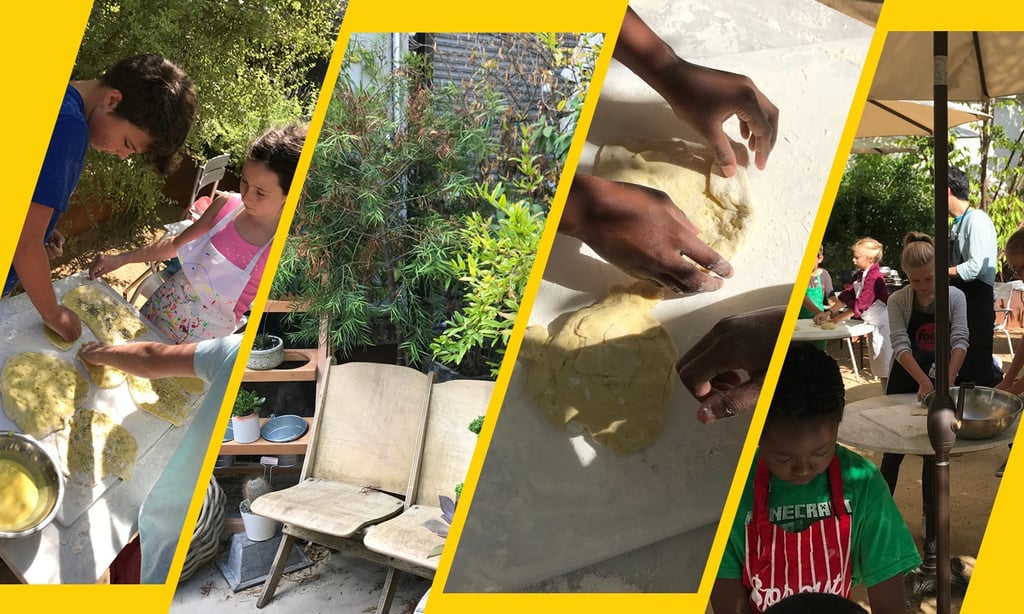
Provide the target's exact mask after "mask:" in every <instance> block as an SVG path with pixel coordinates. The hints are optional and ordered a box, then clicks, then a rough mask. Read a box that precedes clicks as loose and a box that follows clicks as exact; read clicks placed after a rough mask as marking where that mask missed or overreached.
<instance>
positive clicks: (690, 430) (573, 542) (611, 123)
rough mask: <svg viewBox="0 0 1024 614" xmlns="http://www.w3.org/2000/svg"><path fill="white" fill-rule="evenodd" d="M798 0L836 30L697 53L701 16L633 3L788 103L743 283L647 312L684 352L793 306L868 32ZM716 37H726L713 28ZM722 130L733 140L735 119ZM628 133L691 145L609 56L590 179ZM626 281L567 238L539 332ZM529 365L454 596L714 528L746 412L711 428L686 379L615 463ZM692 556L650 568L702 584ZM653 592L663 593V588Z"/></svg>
mask: <svg viewBox="0 0 1024 614" xmlns="http://www.w3.org/2000/svg"><path fill="white" fill-rule="evenodd" d="M793 6H797V7H799V8H800V10H805V11H807V12H809V13H810V16H809V17H808V18H807V21H808V22H814V21H815V20H817V23H820V24H822V28H823V30H824V29H828V25H829V20H830V19H835V20H838V21H842V23H841V24H840V26H839V27H837V28H835V29H833V31H832V32H830V33H827V34H826V33H821V34H820V39H818V40H797V39H798V38H799V35H798V34H794V33H792V32H791V31H789V30H787V28H790V26H789V25H786V24H783V23H779V22H778V21H777V20H775V17H766V18H765V19H768V21H767V22H765V23H775V24H776V25H777V26H778V27H779V28H782V29H783V30H782V32H781V33H780V34H779V36H778V37H776V39H773V42H774V40H779V41H781V40H785V41H786V45H788V46H781V47H773V46H771V45H767V48H763V49H758V50H749V51H744V52H742V53H730V54H724V55H716V52H717V51H718V48H717V47H713V46H712V47H708V49H709V51H710V53H709V55H708V57H707V59H705V60H702V59H700V57H699V54H693V53H686V52H685V51H684V50H685V49H692V48H693V47H692V45H693V44H694V40H695V37H694V36H692V31H687V30H686V29H685V28H689V27H690V25H689V24H688V23H683V22H688V21H693V19H692V17H693V13H694V12H699V11H703V10H706V9H704V8H702V7H697V6H695V5H692V6H691V5H683V4H681V3H674V4H673V3H663V4H662V5H660V8H659V9H658V10H656V11H654V12H644V11H642V10H638V12H640V14H641V17H643V18H644V19H645V20H646V21H647V23H648V24H650V25H652V26H653V27H654V28H655V30H656V31H659V33H662V32H664V31H666V29H668V28H671V27H672V24H676V25H678V26H679V27H680V28H684V29H682V30H679V31H676V32H675V34H676V36H674V37H669V36H666V37H665V38H666V41H667V42H669V43H670V44H672V45H673V46H674V47H675V48H676V49H677V50H679V52H680V54H681V55H682V56H683V57H686V58H687V59H690V60H693V61H696V62H698V63H702V64H706V65H709V66H713V67H715V68H718V69H724V70H730V71H733V72H738V73H742V74H746V75H748V76H750V77H751V78H752V79H753V80H754V82H755V83H756V84H757V85H758V87H759V88H760V89H761V90H762V91H763V92H764V93H765V94H766V95H767V96H768V97H769V98H770V99H771V100H772V101H773V102H774V103H775V104H776V105H777V106H778V107H779V109H780V118H781V119H780V135H779V138H778V141H777V143H776V147H775V150H774V151H773V153H772V156H771V159H770V160H769V164H768V168H767V169H766V170H765V171H763V172H760V171H757V170H756V169H753V168H752V167H751V168H750V169H749V180H750V184H751V189H752V192H753V194H754V197H755V199H756V201H755V206H756V212H755V215H756V220H757V221H756V223H755V224H754V225H753V228H752V230H751V232H750V234H749V235H748V237H747V240H746V243H745V244H744V245H743V246H742V247H741V248H740V250H739V252H738V253H737V255H736V256H735V257H734V258H733V259H732V260H731V262H732V264H733V267H734V270H735V274H734V277H733V278H732V279H730V280H728V281H727V282H726V284H725V286H724V287H723V288H722V289H721V290H719V291H717V292H714V293H709V294H704V295H695V296H686V297H682V298H673V299H671V300H666V301H663V302H662V303H661V304H660V305H659V306H657V307H656V308H655V309H654V310H653V312H652V313H653V315H654V316H655V317H656V318H657V319H658V320H660V321H661V322H662V323H663V324H664V325H665V326H666V327H667V328H668V330H669V332H670V333H671V335H672V337H673V340H674V341H675V343H676V346H677V348H678V350H679V352H680V354H682V353H684V352H686V351H687V350H688V349H689V348H690V347H692V346H693V344H694V343H695V342H696V341H697V340H698V339H699V338H700V337H702V336H703V335H704V334H705V333H707V332H708V331H709V330H710V329H711V327H712V326H713V325H714V324H715V323H717V322H718V321H719V320H720V319H721V318H723V317H725V316H728V315H731V314H734V313H739V312H743V311H747V310H750V309H755V308H760V307H764V306H768V305H778V304H783V303H785V302H786V301H787V300H788V299H789V296H790V294H791V290H792V284H793V282H794V279H795V278H796V273H797V270H798V268H799V264H800V260H801V258H802V256H803V254H804V251H805V249H806V246H807V237H808V235H809V231H810V228H811V225H812V223H813V220H814V217H815V215H816V212H817V210H818V207H819V204H820V201H821V197H822V192H823V189H824V186H825V183H826V179H827V176H828V172H829V170H830V168H831V165H832V160H833V156H834V152H835V151H836V148H837V144H838V140H839V136H840V134H841V132H842V128H843V124H844V122H845V119H846V114H847V111H848V109H849V106H850V100H851V98H852V95H853V92H854V89H855V86H856V83H857V79H858V77H859V74H860V69H861V64H862V62H863V59H864V56H865V54H866V52H867V48H868V45H869V43H870V35H871V31H870V29H868V28H866V27H863V26H859V24H847V23H846V20H844V19H840V18H834V17H831V16H828V15H824V13H830V12H831V11H830V10H829V9H827V8H825V7H822V6H821V5H817V4H816V3H814V2H810V0H808V1H807V2H800V1H799V0H792V1H789V2H785V3H784V6H783V7H780V8H781V9H782V12H785V10H786V9H788V8H790V7H793ZM673 12H675V13H673ZM822 12H824V13H822ZM761 13H764V7H761V6H759V5H758V4H756V3H755V4H751V3H749V2H744V1H742V0H740V1H737V0H733V1H726V2H722V3H719V4H716V6H715V16H714V18H713V19H714V20H717V21H720V22H722V23H727V24H729V23H732V24H740V25H739V26H738V27H742V24H748V23H751V22H754V21H757V20H760V19H761V18H762V15H761ZM669 14H673V15H674V17H671V18H670V15H669ZM708 18H709V19H711V18H712V17H711V16H709V17H708ZM730 18H732V21H730ZM762 21H763V20H762ZM838 21H837V22H838ZM849 21H851V22H852V20H849ZM669 31H671V30H669ZM703 34H707V33H703ZM696 38H697V39H701V38H702V37H701V36H698V37H696ZM752 40H754V41H757V38H756V37H755V38H753V39H752ZM707 41H718V42H721V41H720V40H719V39H717V38H716V37H715V36H713V35H709V36H708V37H707ZM812 43H813V44H812ZM733 48H734V47H733ZM726 131H727V133H729V134H730V136H732V137H733V139H734V140H737V141H739V135H738V130H737V129H736V127H735V121H734V120H733V121H730V122H729V123H728V124H727V126H726ZM633 137H641V138H658V139H664V138H682V139H686V140H696V139H697V137H696V135H694V134H693V133H692V132H690V131H688V129H687V128H686V127H685V126H683V125H682V124H681V123H680V122H679V121H678V120H677V119H676V118H675V117H674V115H673V113H672V111H671V110H670V109H669V108H668V107H667V105H665V104H664V102H662V101H661V100H660V99H659V98H657V97H656V95H655V94H654V93H653V92H651V91H650V90H649V89H647V87H646V86H645V85H644V84H643V83H642V82H641V81H640V80H639V79H637V78H636V77H635V76H634V75H632V74H631V73H629V72H628V71H626V70H625V69H624V68H623V67H621V66H615V65H614V63H613V67H612V69H610V71H609V74H608V77H607V81H606V83H605V88H604V90H603V91H602V94H601V99H600V101H599V103H598V107H597V109H596V112H595V116H594V120H593V124H592V128H591V132H590V134H589V135H588V138H587V145H586V146H585V149H584V154H583V159H582V160H581V165H580V172H588V171H589V169H590V167H591V165H592V163H593V156H594V154H595V153H596V151H597V148H598V147H599V146H600V145H603V144H605V143H615V142H621V140H622V139H625V138H633ZM629 281H631V279H630V278H629V277H627V276H626V275H624V274H622V273H620V272H618V271H617V270H616V269H614V268H613V267H610V266H608V265H607V264H605V263H603V262H601V260H600V259H599V258H597V257H596V255H594V254H593V252H592V251H590V250H589V249H588V248H587V247H586V246H583V245H581V244H580V243H579V242H578V241H576V240H574V239H572V238H570V237H567V236H563V235H559V236H558V238H557V239H556V243H555V245H554V247H553V250H552V253H551V256H550V257H549V260H548V266H547V269H546V271H545V274H544V281H543V282H542V284H541V288H540V291H539V294H538V297H537V301H536V303H535V305H534V309H533V311H532V313H531V316H530V323H531V324H547V323H549V322H551V321H552V320H554V319H555V318H557V317H559V316H560V315H561V314H563V313H565V312H567V311H571V310H574V309H578V308H580V307H583V306H585V305H588V304H591V303H593V302H594V301H595V300H598V299H599V298H600V297H602V296H603V295H604V294H605V292H606V291H607V288H608V286H609V285H610V284H611V283H628V282H629ZM525 369H526V367H525V366H524V365H523V364H522V363H521V362H520V363H517V365H516V369H515V371H514V373H513V375H512V379H511V381H510V385H509V390H508V393H507V395H506V398H505V401H504V406H503V408H502V411H501V414H500V416H499V418H498V422H497V424H496V425H495V431H494V435H493V437H492V439H491V442H490V447H489V449H488V452H487V456H486V459H485V461H484V466H483V469H482V472H481V475H480V477H479V480H478V482H477V485H476V489H475V492H474V496H473V500H472V502H471V503H470V511H469V514H468V518H467V520H466V524H465V527H464V529H463V532H462V535H461V537H460V540H459V545H458V550H457V551H456V555H455V558H454V561H453V564H452V569H451V571H450V573H449V576H448V582H447V585H446V586H445V590H446V591H450V592H464V591H465V592H477V591H515V590H521V589H522V588H523V587H527V586H531V585H536V584H537V583H539V582H542V581H544V580H545V579H547V578H551V577H555V576H559V575H561V574H565V573H568V572H571V571H573V570H577V569H581V568H584V567H586V566H588V565H594V564H598V563H600V562H601V561H605V560H608V559H612V558H613V557H616V556H619V555H622V554H623V553H626V552H630V551H634V550H636V549H638V548H642V547H644V546H646V545H649V544H653V543H655V542H659V541H660V540H664V539H667V538H670V537H673V536H677V535H683V534H686V533H687V532H690V531H695V530H699V529H701V527H707V526H708V525H709V524H715V523H717V522H718V520H719V519H720V517H721V514H722V506H723V504H724V500H725V497H726V495H727V493H728V489H729V486H730V483H731V481H732V478H733V474H734V472H735V469H736V459H737V457H738V454H739V451H740V449H741V447H742V443H743V440H744V437H745V435H746V431H747V427H748V424H749V419H750V416H749V415H747V416H740V417H737V418H735V419H731V420H723V421H719V422H717V423H714V424H711V425H705V426H702V425H700V424H699V423H698V422H697V420H696V407H697V403H696V401H695V400H694V399H693V398H692V397H691V396H690V395H689V394H688V393H687V392H686V391H685V389H684V388H683V387H682V385H681V384H679V383H678V382H677V383H676V387H675V390H674V392H673V396H672V400H671V402H670V406H669V411H668V412H667V414H666V417H665V429H664V432H663V433H662V434H661V435H660V437H659V438H658V439H657V440H656V441H655V442H654V444H653V445H652V446H651V447H650V448H648V449H647V450H645V451H644V452H642V453H640V454H636V455H632V456H626V457H621V458H616V457H615V456H614V455H613V454H612V453H611V452H610V451H608V450H607V449H605V448H603V447H602V446H600V445H597V444H592V443H591V442H589V438H588V436H587V435H583V434H573V433H571V432H566V431H564V430H561V429H558V428H556V427H554V426H552V425H551V424H550V423H549V422H548V421H547V420H546V419H545V418H544V417H543V415H542V413H541V411H540V410H539V408H537V407H536V406H535V404H534V403H533V401H532V400H531V399H530V398H529V396H528V395H527V393H526V391H525V380H526V372H525ZM689 554H694V556H693V557H691V558H692V560H691V562H690V563H689V564H688V565H686V566H683V567H674V568H671V569H669V568H667V567H666V568H661V566H662V565H661V564H660V563H656V562H652V565H656V566H658V568H656V569H651V570H650V575H651V576H652V577H653V576H655V575H658V576H660V577H664V576H665V575H672V576H674V580H673V582H672V586H673V587H674V590H678V591H692V590H695V588H696V584H697V582H699V580H700V577H701V575H702V573H703V570H704V566H703V564H701V563H702V562H704V561H706V558H707V555H706V553H703V554H702V555H700V556H696V553H689ZM696 559H699V560H700V563H698V562H697V560H696ZM654 560H655V559H652V561H654ZM652 586H653V585H652ZM658 586H659V587H660V588H659V590H664V587H665V584H664V583H662V584H660V585H658ZM635 589H636V590H648V587H645V586H637V587H635Z"/></svg>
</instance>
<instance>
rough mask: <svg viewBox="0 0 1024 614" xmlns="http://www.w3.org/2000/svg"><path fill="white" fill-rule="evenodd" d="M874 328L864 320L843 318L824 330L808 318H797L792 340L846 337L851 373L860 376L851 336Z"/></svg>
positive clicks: (866, 332) (863, 333) (858, 335)
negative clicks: (851, 365) (833, 326)
mask: <svg viewBox="0 0 1024 614" xmlns="http://www.w3.org/2000/svg"><path fill="white" fill-rule="evenodd" d="M874 330H875V327H874V326H871V325H870V324H868V323H866V322H861V321H859V320H858V321H853V322H851V321H850V320H843V321H842V322H839V323H838V324H836V327H835V328H834V329H832V330H826V329H824V328H821V327H820V326H816V325H815V324H814V320H812V319H810V318H806V319H802V320H797V321H796V329H794V330H793V339H792V340H793V341H829V340H831V339H846V346H847V348H849V350H850V363H852V364H853V374H854V375H856V376H857V377H858V378H860V365H859V364H858V363H859V362H860V361H858V360H857V357H856V356H855V355H854V353H853V338H854V337H862V336H864V335H870V334H871V333H873V332H874Z"/></svg>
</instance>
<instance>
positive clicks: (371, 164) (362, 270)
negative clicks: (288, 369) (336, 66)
mask: <svg viewBox="0 0 1024 614" xmlns="http://www.w3.org/2000/svg"><path fill="white" fill-rule="evenodd" d="M344 64H345V67H344V69H343V71H342V75H341V77H340V78H339V80H338V84H337V87H336V88H335V91H334V95H333V98H332V100H331V104H330V106H329V108H328V111H327V115H326V118H325V121H324V126H323V128H322V130H321V134H320V141H319V143H318V144H317V148H316V152H315V154H314V156H313V160H312V164H311V167H310V172H309V176H308V178H307V181H306V185H305V190H304V197H303V200H302V202H301V206H300V207H299V210H298V211H297V212H296V221H295V223H294V225H293V229H292V237H291V239H290V240H289V245H288V250H287V252H288V253H287V254H286V255H285V257H284V258H283V259H282V261H281V263H280V265H279V270H278V274H277V278H276V279H275V292H276V293H277V294H281V295H286V294H295V295H298V296H302V297H304V298H308V299H310V304H309V307H308V311H307V312H306V313H305V314H304V315H302V316H300V317H299V318H298V323H299V331H298V333H297V334H296V337H297V338H298V339H301V340H303V341H305V342H313V341H315V340H316V338H317V334H318V323H319V321H320V319H321V318H326V319H327V320H328V322H329V323H330V325H329V331H328V332H329V337H330V341H331V344H332V346H333V347H334V348H335V349H336V350H338V351H340V352H341V353H342V354H346V353H349V352H350V351H352V350H353V349H355V348H356V347H358V346H364V345H376V344H379V343H383V342H398V343H399V344H400V346H401V349H402V350H403V351H404V352H406V354H407V359H408V361H409V362H413V363H416V362H419V361H420V360H421V359H422V358H423V356H424V355H425V352H426V351H427V348H428V346H429V344H430V341H431V340H432V339H433V338H434V335H435V332H434V329H435V327H437V326H439V325H440V324H441V323H442V322H443V321H444V319H445V317H446V316H447V314H448V313H449V311H450V310H449V308H448V306H447V301H449V300H451V298H452V297H451V296H450V294H449V288H450V286H451V282H452V280H453V278H454V271H453V269H452V267H451V264H450V263H449V259H450V256H449V251H450V249H451V246H452V242H453V241H454V238H455V235H454V231H455V229H456V228H457V227H458V219H459V217H460V216H461V215H463V214H465V213H468V212H469V211H470V210H471V199H470V194H471V193H472V191H473V190H474V186H475V181H476V176H477V172H478V168H479V165H480V163H481V160H484V159H486V158H487V157H488V156H491V155H494V154H495V153H496V144H495V143H494V142H493V140H492V139H491V138H490V134H491V131H492V128H493V125H494V123H495V122H496V121H497V117H498V115H499V114H500V111H501V108H500V106H499V105H498V104H496V103H495V101H494V100H493V99H491V100H486V101H473V100H470V99H467V98H466V97H465V96H463V95H462V93H461V92H460V91H458V90H457V89H456V88H455V87H447V88H430V87H426V86H425V85H424V84H425V83H426V82H427V76H428V66H427V64H426V63H425V62H424V61H423V58H422V57H420V56H415V55H408V56H406V57H405V58H403V60H402V68H401V69H400V70H397V71H393V72H392V71H390V70H388V68H387V63H386V62H385V50H384V49H383V46H382V45H380V46H372V47H359V46H356V47H353V46H350V47H349V50H348V53H347V54H346V58H345V62H344ZM354 65H358V68H359V70H356V69H355V66H354ZM352 75H358V76H357V77H353V76H352Z"/></svg>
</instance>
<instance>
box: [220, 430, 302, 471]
mask: <svg viewBox="0 0 1024 614" xmlns="http://www.w3.org/2000/svg"><path fill="white" fill-rule="evenodd" d="M267 420H268V418H260V428H263V424H264V423H265V422H266V421H267ZM304 420H305V421H306V424H309V425H310V428H309V429H307V430H306V433H305V434H304V435H303V436H302V437H299V438H298V439H296V440H295V441H289V442H287V443H273V442H270V441H267V440H266V439H263V438H262V437H260V438H259V439H257V440H256V441H254V442H252V443H237V442H235V441H225V442H224V443H222V444H220V452H219V454H221V455H226V454H233V455H235V456H240V455H247V454H254V455H260V456H277V455H279V454H305V453H306V447H307V446H308V445H309V436H310V433H311V432H312V430H313V429H312V425H313V419H312V418H304ZM225 469H230V467H225Z"/></svg>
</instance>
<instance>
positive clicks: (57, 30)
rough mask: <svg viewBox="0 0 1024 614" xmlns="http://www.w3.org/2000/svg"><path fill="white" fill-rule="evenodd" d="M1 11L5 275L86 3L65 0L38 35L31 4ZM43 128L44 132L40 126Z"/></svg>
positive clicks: (0, 237) (1, 265)
mask: <svg viewBox="0 0 1024 614" xmlns="http://www.w3.org/2000/svg"><path fill="white" fill-rule="evenodd" d="M13 4H14V7H11V8H5V9H4V11H3V12H4V20H3V21H4V25H3V35H2V36H0V58H3V59H2V60H0V61H2V62H3V70H2V73H0V74H2V75H3V80H4V95H2V96H0V117H3V118H5V120H6V121H5V124H6V125H5V127H4V128H5V141H6V142H5V146H4V147H3V148H2V150H3V153H2V154H0V155H2V156H3V157H2V158H0V160H2V161H3V162H2V164H0V168H3V169H4V184H5V185H4V200H5V204H4V214H3V220H4V223H3V224H0V271H3V277H4V278H6V277H7V270H8V267H10V265H11V258H12V257H13V256H14V248H15V246H16V245H17V244H18V237H20V236H21V226H22V224H23V223H24V222H25V214H26V213H27V212H28V206H29V204H30V203H31V201H32V192H33V190H34V189H35V187H36V178H37V177H39V169H40V168H41V167H42V165H43V156H44V155H45V154H46V146H47V145H48V144H49V142H50V132H51V130H52V129H53V124H54V122H55V121H56V120H57V111H58V109H60V105H61V101H62V100H63V99H64V96H63V92H64V88H66V87H67V84H68V81H69V80H70V79H71V68H72V66H74V63H75V56H76V55H78V46H79V45H80V44H81V42H82V33H83V32H85V23H86V21H88V19H89V11H90V10H91V9H92V3H91V2H75V3H71V2H66V3H64V4H65V5H67V6H63V7H62V9H61V10H60V11H57V12H56V14H54V15H52V16H51V17H49V18H48V19H47V21H46V26H45V28H46V29H45V34H41V33H40V30H41V28H40V24H39V21H40V10H39V7H38V5H37V4H35V3H31V2H17V3H13ZM46 126H48V127H49V129H43V128H42V127H46Z"/></svg>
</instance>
